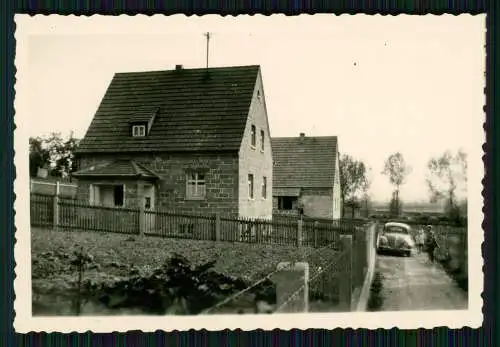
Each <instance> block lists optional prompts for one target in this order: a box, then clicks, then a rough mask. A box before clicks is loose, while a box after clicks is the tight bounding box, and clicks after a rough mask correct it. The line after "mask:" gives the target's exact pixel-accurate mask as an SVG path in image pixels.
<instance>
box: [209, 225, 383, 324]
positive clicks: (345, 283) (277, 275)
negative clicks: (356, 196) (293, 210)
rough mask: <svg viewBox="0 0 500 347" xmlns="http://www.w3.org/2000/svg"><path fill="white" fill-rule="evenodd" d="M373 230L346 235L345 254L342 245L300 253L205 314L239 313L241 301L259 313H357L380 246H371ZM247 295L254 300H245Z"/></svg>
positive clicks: (303, 249)
mask: <svg viewBox="0 0 500 347" xmlns="http://www.w3.org/2000/svg"><path fill="white" fill-rule="evenodd" d="M372 226H373V225H366V226H365V228H363V229H358V230H357V231H356V232H354V233H353V234H352V235H345V236H347V237H349V240H350V241H349V242H346V243H344V242H343V243H342V246H341V247H340V249H339V248H338V242H337V241H333V242H331V243H330V244H328V245H326V246H323V247H320V248H314V247H307V246H305V247H302V248H300V249H299V252H298V256H297V258H296V259H294V260H293V261H290V262H282V263H279V264H274V266H275V269H274V270H272V271H270V272H269V273H267V274H266V275H265V276H262V277H261V278H259V279H258V280H254V281H253V282H252V284H251V285H249V286H248V287H246V288H245V289H243V290H240V291H238V292H236V293H234V294H232V295H230V296H228V297H227V298H225V299H223V300H221V301H220V302H218V303H217V304H215V305H214V306H212V307H210V308H208V309H206V310H205V311H203V312H202V314H210V313H224V312H233V311H234V308H236V307H239V306H240V305H239V304H238V303H237V302H239V301H243V302H246V303H247V304H248V303H253V305H254V307H252V309H253V310H254V313H282V312H307V311H318V310H320V311H321V310H323V311H324V310H325V308H328V309H332V308H333V309H334V310H343V311H349V310H351V307H352V302H353V299H356V298H355V292H356V291H357V290H359V289H360V287H361V286H362V285H363V282H364V280H365V276H366V271H367V267H368V253H369V251H370V250H369V248H370V247H371V248H374V247H375V245H374V243H373V242H368V240H371V239H372V238H373V235H371V236H370V233H375V228H374V227H372ZM361 253H362V254H361ZM262 286H264V287H265V289H267V290H268V294H269V289H270V288H271V291H272V292H273V295H271V296H272V298H270V297H269V295H268V296H267V298H266V297H265V296H263V295H262V291H263V289H264V288H262ZM245 295H250V296H251V297H250V298H246V300H241V298H242V297H244V296H245ZM259 295H260V297H261V299H262V300H259ZM260 301H267V302H265V305H264V306H262V307H259V306H258V305H256V303H258V302H260ZM261 308H264V310H260V309H261Z"/></svg>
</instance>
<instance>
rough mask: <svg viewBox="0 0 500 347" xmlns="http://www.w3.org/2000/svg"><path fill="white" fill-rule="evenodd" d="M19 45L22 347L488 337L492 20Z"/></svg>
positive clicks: (335, 23)
mask: <svg viewBox="0 0 500 347" xmlns="http://www.w3.org/2000/svg"><path fill="white" fill-rule="evenodd" d="M16 26H17V29H16V34H15V38H16V45H17V46H16V58H15V64H16V69H17V72H16V85H15V89H16V96H15V103H14V106H15V118H14V121H15V124H16V129H15V132H14V141H15V165H16V179H15V184H14V186H15V194H16V201H15V205H14V207H15V210H16V216H15V218H16V219H15V223H16V233H15V237H16V244H15V261H16V264H17V265H16V268H15V271H16V279H15V286H14V288H15V294H16V300H15V304H14V307H15V310H16V317H15V322H14V325H15V328H16V331H18V332H29V331H58V332H71V331H80V332H83V331H88V330H90V331H93V332H111V331H127V330H143V331H155V330H158V329H160V330H167V331H170V330H175V329H176V330H187V329H207V330H222V329H226V328H229V329H237V328H240V329H243V330H253V329H257V328H262V329H274V328H281V329H291V328H300V329H307V328H327V329H334V328H337V327H340V328H354V329H356V328H369V329H376V328H392V327H394V326H396V327H398V328H401V329H415V328H433V327H437V326H448V327H450V328H461V327H463V326H469V327H478V326H480V325H481V324H482V311H481V310H482V306H483V301H482V298H481V293H482V288H483V271H482V266H483V258H482V256H481V244H482V242H483V239H484V235H483V229H482V226H481V225H482V222H483V213H482V207H483V198H482V195H481V192H482V189H483V186H482V182H481V181H482V179H483V177H484V164H483V161H482V156H483V154H484V153H483V149H482V145H483V143H484V142H485V134H484V129H483V123H484V121H485V114H484V111H483V106H484V104H485V94H484V90H485V65H486V54H485V52H486V51H485V16H480V15H477V16H471V15H459V16H452V15H442V16H433V15H426V16H409V15H399V16H369V15H353V16H347V15H343V16H334V15H300V16H295V17H287V16H284V15H272V16H267V17H266V16H235V17H222V16H217V15H209V16H201V17H187V16H184V15H174V16H162V15H155V16H151V17H148V16H140V15H139V16H119V17H112V16H109V17H108V16H92V17H75V16H59V15H49V16H41V15H37V16H28V15H17V16H16Z"/></svg>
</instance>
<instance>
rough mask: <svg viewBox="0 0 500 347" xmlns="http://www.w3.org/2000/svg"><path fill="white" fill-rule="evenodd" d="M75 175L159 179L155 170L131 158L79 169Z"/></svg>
mask: <svg viewBox="0 0 500 347" xmlns="http://www.w3.org/2000/svg"><path fill="white" fill-rule="evenodd" d="M73 176H75V177H78V178H92V177H101V178H102V177H127V178H148V179H158V178H159V177H158V175H156V174H155V173H154V172H153V171H151V170H149V169H147V168H145V167H144V166H142V165H141V164H139V163H137V162H135V161H133V160H130V159H117V160H115V161H112V162H108V163H104V164H100V165H95V166H91V167H89V168H86V169H83V170H80V171H77V172H75V173H74V174H73Z"/></svg>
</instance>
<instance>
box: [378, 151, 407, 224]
mask: <svg viewBox="0 0 500 347" xmlns="http://www.w3.org/2000/svg"><path fill="white" fill-rule="evenodd" d="M411 171H412V168H411V166H409V165H408V164H407V163H406V161H405V159H404V157H403V155H402V154H401V153H400V152H397V153H394V154H391V155H390V156H389V157H388V158H387V160H386V161H385V164H384V170H383V171H382V174H383V175H385V176H387V177H388V178H389V182H390V183H391V184H392V185H393V186H394V192H393V196H392V199H391V205H390V206H389V207H390V208H391V206H392V208H391V211H393V213H394V214H393V215H395V216H399V215H400V213H401V207H402V206H401V201H400V198H399V191H400V188H401V186H402V185H404V184H405V183H406V178H407V177H408V175H409V174H410V173H411Z"/></svg>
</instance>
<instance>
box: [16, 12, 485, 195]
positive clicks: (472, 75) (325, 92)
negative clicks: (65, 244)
mask: <svg viewBox="0 0 500 347" xmlns="http://www.w3.org/2000/svg"><path fill="white" fill-rule="evenodd" d="M92 18H93V20H89V19H87V18H84V17H81V18H76V17H73V18H71V17H64V16H51V17H37V19H36V20H31V21H30V20H29V19H26V21H25V22H23V25H24V27H23V29H24V30H25V31H24V32H30V33H31V34H30V35H29V36H26V37H27V39H26V40H24V41H23V48H24V49H25V51H24V53H25V54H24V55H23V57H24V58H23V59H22V62H19V61H18V64H21V63H22V64H23V65H22V66H23V67H24V70H23V75H22V76H24V83H25V85H26V86H28V88H27V90H26V91H25V92H24V93H23V92H19V93H18V95H17V97H18V98H24V99H23V100H26V103H27V104H28V103H29V106H28V105H26V110H27V114H28V113H29V117H30V120H29V122H28V123H27V124H28V126H29V130H28V133H29V135H30V136H37V135H43V134H47V133H49V132H52V131H57V132H62V133H63V134H64V135H67V134H69V132H70V131H71V130H73V131H74V132H75V135H76V136H77V137H82V136H84V134H85V132H86V129H87V127H88V126H89V124H90V121H91V120H92V117H93V115H94V112H95V111H96V109H97V107H98V104H99V102H100V100H101V98H102V96H103V95H104V93H105V91H106V88H107V87H108V84H109V82H110V80H111V78H112V76H113V74H114V73H115V72H124V71H144V70H162V69H172V68H174V66H175V65H176V64H183V65H184V66H185V67H186V68H193V67H203V66H205V59H206V56H205V54H206V41H205V37H204V35H203V33H204V32H206V31H210V32H211V33H212V39H211V41H210V58H209V65H210V66H233V65H247V64H258V65H260V66H261V67H262V73H263V81H264V92H265V98H266V103H267V110H268V116H269V122H270V127H271V135H272V136H297V135H298V134H299V133H300V132H305V133H306V135H309V136H321V135H337V136H338V138H339V149H340V151H341V153H347V154H350V155H352V156H354V157H356V158H359V159H361V160H363V161H364V162H366V163H367V164H368V165H369V166H370V167H371V168H372V171H373V183H372V189H371V193H372V196H373V198H375V199H376V200H387V199H389V197H390V195H391V190H392V189H391V187H390V185H389V184H388V182H387V179H386V178H385V177H384V176H381V175H380V172H381V170H382V166H383V163H384V160H385V159H386V158H387V157H388V156H389V155H390V154H391V153H394V152H396V151H400V152H401V153H402V154H403V156H404V157H405V158H406V160H407V162H408V163H409V164H410V165H411V166H412V167H413V172H412V174H411V175H410V177H409V178H408V183H407V184H406V185H405V186H404V187H403V189H402V193H401V196H402V198H403V199H405V200H420V199H427V197H428V192H427V187H426V185H425V172H426V163H427V161H428V159H429V158H430V157H431V156H433V155H436V154H439V153H441V152H443V151H445V150H447V149H450V150H457V149H459V148H463V149H465V150H466V151H468V152H470V151H471V150H472V151H474V150H475V151H478V150H479V149H480V145H481V144H482V142H481V141H478V139H481V137H480V136H481V134H482V128H481V127H482V123H483V121H484V115H483V111H482V106H483V104H484V95H483V87H484V83H485V82H484V76H483V72H484V66H485V51H484V47H483V45H484V42H485V41H484V35H485V33H484V30H485V29H484V16H476V17H474V16H470V15H463V16H458V17H456V16H413V17H410V16H397V17H392V16H385V17H382V16H365V15H356V16H347V15H344V16H340V17H337V16H333V15H323V16H318V15H315V16H300V17H284V16H272V17H263V16H257V17H237V18H234V17H226V18H222V17H217V16H210V17H201V18H199V17H192V18H186V17H184V16H175V17H164V16H155V17H153V18H149V17H147V18H142V19H141V22H139V19H138V18H132V17H128V18H127V17H123V16H122V17H118V18H117V17H92ZM35 24H36V25H35ZM28 100H29V101H28Z"/></svg>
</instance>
